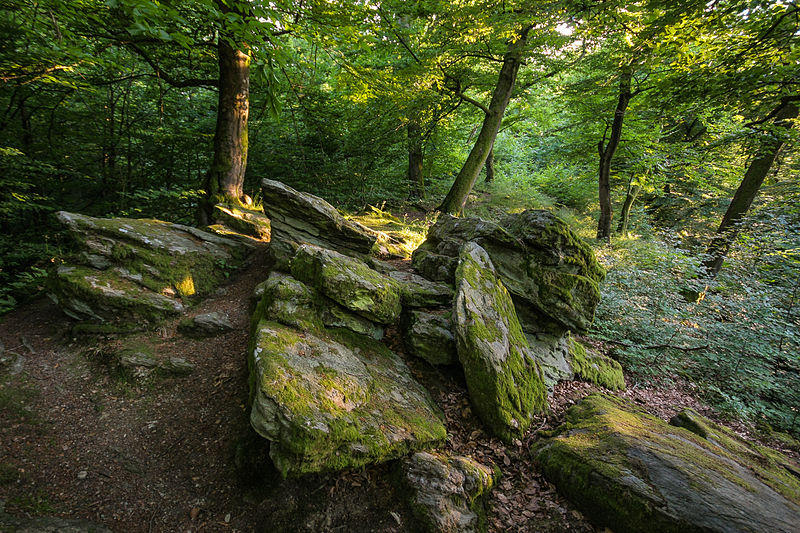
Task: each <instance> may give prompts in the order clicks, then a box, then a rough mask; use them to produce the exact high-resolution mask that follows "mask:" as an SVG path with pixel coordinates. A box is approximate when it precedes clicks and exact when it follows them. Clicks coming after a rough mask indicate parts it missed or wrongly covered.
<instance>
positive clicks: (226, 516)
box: [225, 513, 231, 524]
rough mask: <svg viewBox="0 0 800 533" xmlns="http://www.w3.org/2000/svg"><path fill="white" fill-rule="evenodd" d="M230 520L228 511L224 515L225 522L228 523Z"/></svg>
mask: <svg viewBox="0 0 800 533" xmlns="http://www.w3.org/2000/svg"><path fill="white" fill-rule="evenodd" d="M230 521H231V513H228V514H226V515H225V523H226V524H229V523H230Z"/></svg>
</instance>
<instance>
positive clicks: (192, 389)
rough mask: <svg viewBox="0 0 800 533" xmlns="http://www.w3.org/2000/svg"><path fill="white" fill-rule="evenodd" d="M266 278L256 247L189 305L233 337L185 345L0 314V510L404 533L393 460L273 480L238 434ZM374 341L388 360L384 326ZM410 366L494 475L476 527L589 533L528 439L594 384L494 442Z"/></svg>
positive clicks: (653, 392) (663, 409)
mask: <svg viewBox="0 0 800 533" xmlns="http://www.w3.org/2000/svg"><path fill="white" fill-rule="evenodd" d="M267 270H268V269H267V263H266V258H265V253H264V251H263V250H261V251H260V252H259V253H258V254H256V256H255V258H254V259H253V261H252V262H251V263H250V264H249V266H247V267H246V268H245V269H244V270H243V271H242V272H241V273H240V274H239V275H237V276H235V277H234V278H233V279H232V280H231V282H230V283H229V284H228V285H226V286H225V287H223V288H222V289H221V290H220V291H218V293H217V294H215V295H214V296H212V297H211V298H208V299H206V300H205V301H203V302H201V303H200V304H199V305H198V306H197V307H195V308H193V309H192V311H191V314H192V315H194V314H201V313H206V312H210V311H219V312H223V313H225V314H227V316H228V317H229V319H230V320H231V322H232V323H233V324H234V326H235V330H234V331H232V332H230V333H227V334H224V335H221V336H218V337H214V338H211V339H204V340H194V339H190V338H187V337H184V336H183V335H181V334H179V333H178V332H177V322H178V321H177V320H175V321H173V322H170V323H167V324H165V325H163V326H162V327H161V328H159V329H158V330H156V331H146V332H141V333H138V334H134V335H128V336H115V335H107V336H96V335H95V336H76V335H73V333H72V331H73V330H72V328H73V326H74V321H72V320H70V319H68V318H66V317H65V316H63V315H62V314H61V313H60V311H59V310H58V309H57V308H56V307H55V306H54V305H53V304H52V303H50V301H49V300H47V299H46V298H41V299H38V300H36V301H34V302H31V303H30V304H28V305H26V306H24V307H22V308H20V309H18V310H16V311H14V312H13V313H11V314H9V315H7V316H5V317H3V319H2V322H0V342H2V345H3V346H4V347H5V356H4V357H3V359H4V360H5V361H6V362H5V364H4V365H0V416H1V418H0V419H1V420H2V422H1V423H0V500H3V501H5V507H6V512H8V513H10V514H13V515H16V516H25V515H54V516H61V517H67V518H81V519H88V520H91V521H93V522H95V523H98V524H102V525H104V526H106V527H108V528H110V529H111V530H113V531H117V532H154V531H165V532H172V531H181V532H186V531H197V532H200V531H230V532H235V531H347V532H361V531H363V532H367V531H381V532H390V531H391V532H401V531H415V528H414V526H413V525H412V519H411V514H410V512H409V509H408V508H407V506H406V504H405V503H403V502H404V500H403V498H402V495H401V494H398V493H397V491H396V489H395V488H394V483H393V476H394V472H395V465H394V464H391V463H389V464H385V465H378V466H374V467H370V468H365V469H362V470H358V471H346V472H341V473H337V474H331V475H319V476H308V477H305V478H302V479H299V480H287V481H283V480H281V479H280V478H279V476H278V475H277V474H276V472H275V471H274V470H273V469H272V468H271V466H270V462H269V458H268V456H267V450H268V448H267V444H266V441H264V440H263V439H261V438H260V437H258V436H257V435H255V434H254V433H253V432H252V430H251V429H250V428H249V424H248V413H247V396H248V384H247V374H248V371H247V360H246V349H247V339H248V330H249V298H250V295H251V294H252V291H253V288H254V287H255V285H256V284H257V283H258V282H260V281H263V280H264V279H265V278H266V276H267ZM386 342H387V344H389V345H390V347H392V348H393V349H395V350H397V351H399V352H402V346H401V344H402V343H400V341H399V336H398V334H397V332H396V331H391V330H390V331H389V332H388V334H387V338H386ZM134 343H140V344H147V345H149V346H151V347H152V348H153V349H154V351H155V353H156V354H157V355H158V356H159V357H160V358H168V357H183V358H185V359H186V360H188V361H190V362H191V363H193V364H194V365H195V370H194V372H193V373H192V374H191V375H189V376H187V377H169V378H164V377H151V378H148V379H145V380H138V381H137V380H134V379H130V378H127V379H122V378H121V377H120V376H119V375H117V374H116V373H115V372H114V368H113V364H109V362H113V360H114V359H113V353H114V352H115V351H117V350H118V349H119V348H120V347H122V346H123V345H126V344H128V345H129V344H134ZM0 351H2V350H0ZM14 354H18V355H19V357H17V356H16V355H14ZM10 355H13V357H10ZM409 365H410V366H411V368H412V371H413V372H414V374H415V376H416V377H417V379H419V380H420V381H421V382H422V383H423V384H424V385H426V386H427V387H428V388H429V390H430V391H431V393H432V395H433V397H434V399H436V400H437V401H438V403H439V405H440V406H441V407H442V409H443V411H444V413H445V416H446V421H447V428H448V432H449V437H448V440H447V442H446V444H445V446H444V448H445V450H446V451H449V452H452V453H457V454H463V455H467V456H471V457H473V458H474V459H476V460H478V461H480V462H482V463H484V464H487V465H494V466H497V467H498V468H499V469H500V470H501V471H502V477H501V479H500V481H499V484H498V487H497V488H496V489H495V490H494V491H493V492H492V493H491V495H490V497H489V499H488V502H487V511H488V519H489V530H490V531H497V532H500V531H531V532H532V531H542V532H561V531H576V532H591V531H595V529H594V528H593V527H592V526H591V525H590V524H589V523H588V522H587V521H586V520H585V519H584V518H583V516H582V515H581V513H580V512H578V511H577V510H576V509H575V508H574V507H573V506H572V505H570V504H569V503H568V502H566V501H565V500H564V499H563V498H561V497H560V496H559V495H558V494H557V493H556V492H555V490H554V488H553V487H552V486H551V485H550V484H549V483H547V482H546V481H545V480H544V479H543V478H542V477H541V475H540V474H539V472H538V471H537V470H536V468H535V467H534V466H533V465H532V464H531V461H530V460H529V458H528V456H529V453H528V449H529V447H530V445H531V443H532V442H533V441H535V439H536V435H535V431H536V430H537V429H543V428H552V427H555V426H556V425H557V424H558V423H559V421H560V420H561V418H562V415H563V413H564V411H565V409H566V408H567V407H569V405H571V404H573V403H575V402H576V401H578V400H579V399H580V398H581V397H583V396H585V395H586V394H588V393H589V392H591V391H593V390H597V389H596V387H592V386H590V385H588V384H584V383H578V382H565V383H561V384H559V386H558V387H557V390H556V393H555V395H554V396H553V398H552V399H551V412H550V414H549V415H548V416H546V417H545V416H543V417H542V418H541V420H539V421H537V423H536V424H535V425H534V426H535V427H534V428H533V429H532V430H531V432H530V433H529V434H528V436H527V437H526V438H525V439H523V440H521V441H518V442H517V443H515V444H514V445H511V446H506V445H504V444H503V443H502V442H500V441H499V440H497V439H495V438H491V437H490V436H488V435H487V434H486V433H485V431H484V430H483V428H482V426H481V424H480V422H479V421H478V419H477V418H476V417H475V416H474V415H473V413H472V412H471V409H470V406H469V401H468V398H467V395H466V390H465V386H464V380H463V376H462V375H461V374H460V373H459V372H458V371H457V370H454V369H441V368H433V367H430V366H428V365H427V364H425V363H423V362H421V361H415V360H414V361H409ZM622 395H623V396H626V397H629V398H631V399H633V400H634V401H636V402H637V403H639V404H641V405H642V406H643V407H646V408H648V409H650V410H651V411H653V412H655V413H656V414H658V415H660V416H662V417H664V418H668V417H669V416H671V415H672V414H674V413H675V411H676V406H678V407H682V406H692V407H695V408H696V409H698V410H700V411H701V412H704V413H706V414H709V411H708V409H706V408H704V407H703V406H702V405H701V404H700V403H699V402H697V401H696V400H695V399H694V398H693V397H692V396H691V394H690V392H687V391H686V390H682V389H681V388H677V387H673V388H671V389H640V388H638V389H629V390H628V391H626V392H623V393H622ZM0 529H1V528H0Z"/></svg>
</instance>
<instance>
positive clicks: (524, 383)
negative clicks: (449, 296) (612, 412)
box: [453, 242, 547, 442]
mask: <svg viewBox="0 0 800 533" xmlns="http://www.w3.org/2000/svg"><path fill="white" fill-rule="evenodd" d="M455 275H456V283H457V285H456V299H455V302H454V304H453V322H454V330H455V336H456V344H457V347H458V358H459V360H460V361H461V366H462V367H463V368H464V377H465V378H466V381H467V389H468V391H469V396H470V400H471V401H472V405H473V407H474V409H475V412H476V413H477V414H478V416H479V417H480V418H481V420H482V421H483V423H484V424H486V425H487V426H488V427H489V428H490V429H491V431H492V432H493V433H494V434H495V435H497V436H498V437H500V438H501V439H503V440H505V441H507V442H510V441H512V440H513V439H514V438H518V437H520V436H521V435H522V434H523V433H524V432H525V430H526V429H527V428H528V426H530V423H531V419H532V417H533V416H534V415H535V414H537V413H540V412H542V411H544V410H546V409H547V391H546V388H545V384H544V382H543V380H542V375H541V371H540V369H539V368H538V365H537V364H536V362H535V361H534V359H533V358H532V357H531V355H530V353H529V352H530V347H529V345H528V342H527V340H526V339H525V335H524V334H523V332H522V328H521V326H520V324H519V321H518V320H517V315H516V312H515V311H514V304H513V302H512V300H511V296H510V295H509V294H508V291H506V289H505V287H504V286H503V283H502V282H501V281H500V280H499V279H498V277H497V275H496V274H495V271H494V267H493V266H492V262H491V260H490V259H489V256H488V255H487V253H486V251H485V250H484V249H483V248H481V247H480V246H478V245H477V244H475V243H474V242H467V243H466V244H465V245H464V246H463V249H462V251H461V254H460V259H459V265H458V269H457V270H456V274H455Z"/></svg>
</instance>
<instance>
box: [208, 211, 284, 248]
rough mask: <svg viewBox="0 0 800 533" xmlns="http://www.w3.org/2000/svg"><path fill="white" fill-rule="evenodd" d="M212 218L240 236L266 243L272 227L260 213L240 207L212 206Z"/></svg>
mask: <svg viewBox="0 0 800 533" xmlns="http://www.w3.org/2000/svg"><path fill="white" fill-rule="evenodd" d="M214 218H215V219H216V220H217V221H218V222H219V223H220V224H222V226H224V227H226V228H229V229H231V230H233V231H235V232H237V233H241V234H242V235H249V236H250V237H253V238H256V239H259V240H262V241H268V240H269V238H270V232H271V227H272V225H271V224H270V220H269V218H268V217H267V216H266V215H265V214H264V213H262V212H260V211H255V210H253V209H247V208H245V207H241V206H235V205H225V204H217V205H215V206H214Z"/></svg>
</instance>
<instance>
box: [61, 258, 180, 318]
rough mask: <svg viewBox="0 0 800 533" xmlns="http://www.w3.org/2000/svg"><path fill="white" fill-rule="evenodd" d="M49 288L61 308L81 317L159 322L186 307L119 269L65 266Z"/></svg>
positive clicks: (71, 314)
mask: <svg viewBox="0 0 800 533" xmlns="http://www.w3.org/2000/svg"><path fill="white" fill-rule="evenodd" d="M47 287H48V292H49V295H50V297H51V298H52V299H53V301H54V302H55V303H56V304H57V305H58V306H59V307H60V308H61V310H62V311H64V313H65V314H67V315H69V316H71V317H72V318H75V319H78V320H95V321H98V322H103V321H106V320H111V321H115V320H117V319H119V318H128V319H134V320H144V321H145V322H158V321H159V320H162V319H163V318H166V317H169V316H174V315H179V314H181V313H183V311H184V309H185V308H184V305H183V303H182V302H181V301H180V300H178V299H176V298H172V297H170V296H166V295H163V294H159V293H156V292H153V291H151V290H149V289H147V288H146V287H142V286H141V285H139V284H137V283H135V282H133V281H130V280H128V279H126V278H124V277H122V276H121V275H120V274H119V272H117V271H116V270H95V269H93V268H90V267H84V266H66V265H62V266H60V267H58V268H57V269H56V270H55V271H54V272H52V273H51V274H50V276H49V278H48V280H47Z"/></svg>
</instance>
